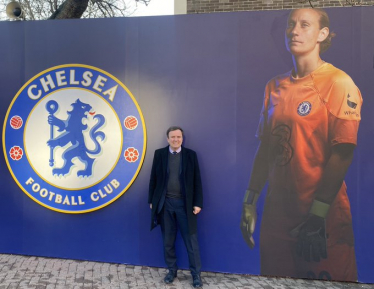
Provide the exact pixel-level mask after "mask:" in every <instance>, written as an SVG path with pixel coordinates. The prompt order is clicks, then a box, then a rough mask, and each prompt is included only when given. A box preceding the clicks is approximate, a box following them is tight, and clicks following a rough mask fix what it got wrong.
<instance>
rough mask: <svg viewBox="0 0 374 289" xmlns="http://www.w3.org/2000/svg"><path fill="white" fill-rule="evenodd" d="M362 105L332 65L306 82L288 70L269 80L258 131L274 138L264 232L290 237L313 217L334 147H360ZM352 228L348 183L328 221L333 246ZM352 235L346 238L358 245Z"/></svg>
mask: <svg viewBox="0 0 374 289" xmlns="http://www.w3.org/2000/svg"><path fill="white" fill-rule="evenodd" d="M361 105H362V98H361V94H360V91H359V89H358V88H357V87H356V85H355V84H354V82H353V81H352V79H351V78H350V77H349V76H348V75H347V74H346V73H345V72H343V71H341V70H339V69H337V68H335V67H334V66H333V65H331V64H329V63H324V64H323V65H321V66H320V67H319V68H318V69H317V70H315V71H313V72H312V73H311V74H309V75H308V76H306V77H303V78H299V79H295V78H293V77H292V75H291V72H289V73H286V74H283V75H280V76H278V77H275V78H274V79H272V80H271V81H269V83H268V84H267V86H266V90H265V97H264V105H263V110H262V114H261V120H260V124H259V128H258V131H257V136H258V137H259V138H260V139H261V140H263V139H264V138H268V139H269V158H268V165H269V176H268V183H269V187H268V193H267V197H266V202H265V209H264V210H265V211H264V213H263V221H262V229H261V230H266V232H267V233H270V234H272V235H274V236H278V237H281V238H283V239H290V237H289V232H290V231H291V230H292V229H293V228H294V227H295V226H297V225H298V224H300V223H301V222H302V221H303V220H304V219H305V216H306V215H307V214H308V211H309V209H310V207H311V204H312V201H313V199H314V193H315V190H316V188H317V187H318V184H319V182H320V180H321V177H322V174H323V171H324V167H325V165H326V163H327V161H328V160H329V157H330V155H331V152H332V147H333V146H334V145H336V144H339V143H352V144H356V142H357V131H358V127H359V122H360V119H361V115H360V110H361ZM347 225H348V227H349V228H351V214H350V207H349V200H348V197H347V194H346V187H345V184H344V183H343V185H342V187H341V189H340V191H339V193H338V194H337V196H336V199H335V201H334V202H333V204H332V205H331V207H330V210H329V214H328V216H327V219H326V226H327V232H328V233H329V234H330V237H329V240H328V242H329V243H336V242H338V241H339V242H340V241H342V240H341V237H342V234H343V235H346V233H344V232H343V233H342V232H341V230H342V229H341V228H342V227H344V226H347ZM335 226H337V227H335ZM334 227H335V228H334ZM339 230H340V231H339ZM335 231H336V232H335ZM349 235H350V236H345V237H344V238H348V239H349V240H347V241H348V242H353V234H352V233H349Z"/></svg>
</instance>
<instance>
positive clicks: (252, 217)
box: [240, 189, 259, 249]
mask: <svg viewBox="0 0 374 289" xmlns="http://www.w3.org/2000/svg"><path fill="white" fill-rule="evenodd" d="M258 197H259V193H258V192H257V191H255V190H251V189H249V190H246V192H245V196H244V201H243V210H242V217H241V221H240V230H241V231H242V235H243V238H244V241H245V242H246V243H247V245H248V246H249V247H250V248H251V249H253V247H254V246H255V241H254V239H253V236H252V235H253V232H254V230H255V227H256V221H257V208H256V203H257V199H258Z"/></svg>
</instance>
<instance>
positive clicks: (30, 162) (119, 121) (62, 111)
mask: <svg viewBox="0 0 374 289" xmlns="http://www.w3.org/2000/svg"><path fill="white" fill-rule="evenodd" d="M3 149H4V154H5V159H6V162H7V165H8V168H9V170H10V172H11V174H12V176H13V178H14V180H15V181H16V183H17V184H18V186H19V187H20V188H21V189H22V190H23V191H24V192H25V193H26V194H27V195H28V196H29V197H30V198H31V199H33V200H34V201H36V202H37V203H39V204H40V205H43V206H44V207H47V208H49V209H52V210H55V211H59V212H63V213H86V212H90V211H94V210H98V209H100V208H102V207H104V206H107V205H108V204H110V203H112V202H114V201H115V200H116V199H118V198H119V197H120V196H121V195H122V194H124V193H125V192H126V190H127V189H128V188H129V187H130V186H131V184H132V183H133V182H134V180H135V178H136V176H137V175H138V173H139V171H140V168H141V166H142V163H143V160H144V156H145V149H146V130H145V123H144V119H143V115H142V112H141V110H140V108H139V105H138V103H137V102H136V100H135V98H134V97H133V95H132V94H131V92H130V91H129V90H128V89H127V87H126V86H125V85H123V84H122V83H121V82H120V81H119V80H118V79H117V78H115V77H114V76H112V75H110V74H109V73H107V72H105V71H103V70H101V69H98V68H95V67H92V66H87V65H80V64H71V65H61V66H56V67H52V68H50V69H47V70H45V71H43V72H41V73H39V74H38V75H36V76H34V77H33V78H32V79H30V80H29V81H28V82H27V83H26V84H25V85H24V86H23V87H22V88H21V89H20V90H19V92H18V93H17V95H16V96H15V97H14V99H13V101H12V103H11V104H10V106H9V108H8V111H7V114H6V117H5V121H4V127H3Z"/></svg>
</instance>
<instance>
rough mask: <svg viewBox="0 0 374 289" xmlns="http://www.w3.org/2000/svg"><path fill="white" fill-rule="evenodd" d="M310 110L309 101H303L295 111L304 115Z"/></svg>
mask: <svg viewBox="0 0 374 289" xmlns="http://www.w3.org/2000/svg"><path fill="white" fill-rule="evenodd" d="M311 111H312V104H311V103H310V102H309V101H303V102H302V103H300V104H299V106H298V107H297V113H298V114H299V115H301V116H306V115H308V114H309V113H310V112H311Z"/></svg>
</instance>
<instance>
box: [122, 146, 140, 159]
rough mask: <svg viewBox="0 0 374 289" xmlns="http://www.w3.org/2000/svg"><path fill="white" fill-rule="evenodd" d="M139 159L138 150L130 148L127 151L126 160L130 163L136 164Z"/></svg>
mask: <svg viewBox="0 0 374 289" xmlns="http://www.w3.org/2000/svg"><path fill="white" fill-rule="evenodd" d="M138 158H139V152H138V150H137V149H136V148H128V149H126V150H125V159H126V161H128V162H129V163H134V162H136V161H137V160H138Z"/></svg>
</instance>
